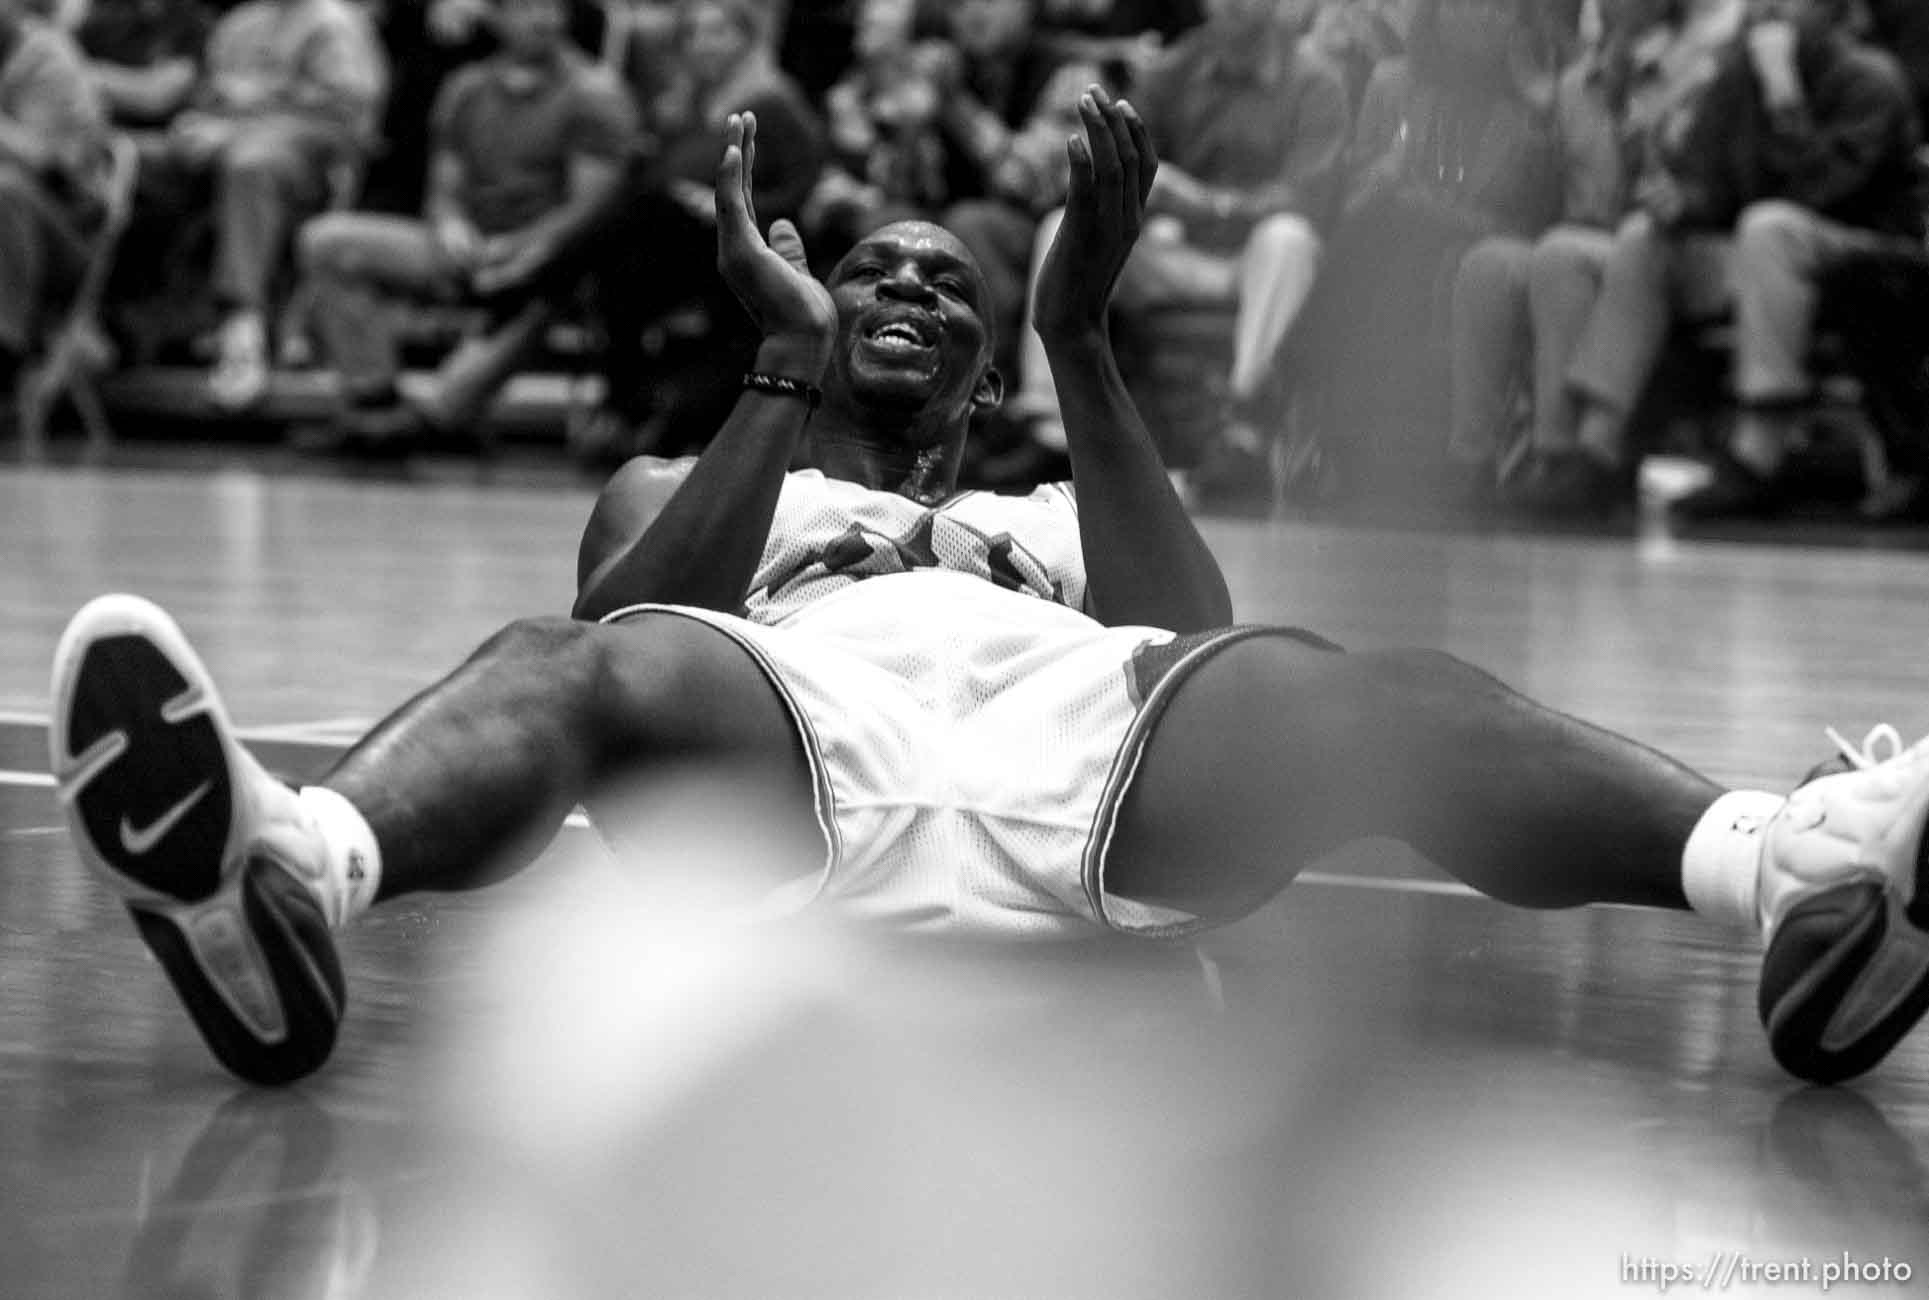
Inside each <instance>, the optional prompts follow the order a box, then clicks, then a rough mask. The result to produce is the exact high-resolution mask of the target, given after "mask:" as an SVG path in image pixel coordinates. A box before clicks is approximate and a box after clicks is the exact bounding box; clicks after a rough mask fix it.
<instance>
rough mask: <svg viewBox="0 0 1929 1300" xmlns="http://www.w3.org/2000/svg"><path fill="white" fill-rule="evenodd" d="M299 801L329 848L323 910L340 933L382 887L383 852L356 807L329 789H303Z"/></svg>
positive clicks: (325, 868) (331, 926)
mask: <svg viewBox="0 0 1929 1300" xmlns="http://www.w3.org/2000/svg"><path fill="white" fill-rule="evenodd" d="M299 798H300V799H301V802H302V805H303V806H304V807H306V808H307V809H308V813H309V816H311V817H313V818H314V820H315V826H316V828H317V829H318V830H320V831H321V836H322V842H323V843H324V844H326V845H327V846H328V847H327V861H326V863H324V864H323V871H324V873H325V874H324V879H323V882H322V886H321V889H322V894H323V896H324V897H323V907H324V909H325V911H326V912H327V915H328V925H329V928H330V929H333V930H339V929H341V928H342V927H343V926H344V925H347V924H348V923H349V922H350V921H352V920H354V919H355V918H356V917H358V916H360V915H361V914H362V913H363V912H366V911H367V910H368V907H369V904H370V903H373V902H374V901H375V891H376V889H377V887H378V886H380V885H381V883H382V850H381V847H380V846H379V845H377V844H376V843H375V832H374V831H372V830H370V829H369V825H368V821H367V819H366V818H364V817H363V816H362V814H361V813H360V812H358V811H357V810H356V808H355V805H354V804H352V803H350V802H349V801H348V800H346V799H344V798H342V796H341V795H339V794H337V793H335V792H334V791H333V790H330V789H329V788H328V787H326V786H320V785H308V786H303V787H302V788H301V791H300V794H299Z"/></svg>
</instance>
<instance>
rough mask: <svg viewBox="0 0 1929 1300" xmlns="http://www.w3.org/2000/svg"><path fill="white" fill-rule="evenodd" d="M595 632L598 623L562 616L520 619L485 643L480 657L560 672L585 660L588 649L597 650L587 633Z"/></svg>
mask: <svg viewBox="0 0 1929 1300" xmlns="http://www.w3.org/2000/svg"><path fill="white" fill-rule="evenodd" d="M595 630H596V629H595V625H594V624H591V623H580V622H578V621H576V620H575V619H572V618H564V617H562V616H561V615H554V616H542V617H534V618H519V619H517V620H516V621H515V622H513V623H510V624H508V625H506V626H505V627H503V628H502V629H501V630H500V631H498V632H497V633H496V634H495V635H494V636H492V637H490V638H489V639H488V640H487V641H485V642H483V644H482V648H481V649H480V650H479V651H477V652H476V657H477V658H478V659H483V660H487V661H490V662H502V661H510V662H515V663H529V664H543V665H545V666H548V667H551V668H553V669H555V670H556V671H559V672H560V671H563V670H565V669H566V668H567V667H568V666H569V665H570V664H571V663H572V662H573V661H575V660H579V659H582V658H584V657H585V655H584V651H585V650H593V648H594V646H593V642H592V641H591V639H590V638H589V636H588V635H587V634H589V633H591V632H594V631H595Z"/></svg>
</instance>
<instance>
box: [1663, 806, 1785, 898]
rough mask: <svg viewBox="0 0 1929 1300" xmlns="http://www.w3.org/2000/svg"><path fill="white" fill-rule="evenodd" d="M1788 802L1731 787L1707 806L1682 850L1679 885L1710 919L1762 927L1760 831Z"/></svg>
mask: <svg viewBox="0 0 1929 1300" xmlns="http://www.w3.org/2000/svg"><path fill="white" fill-rule="evenodd" d="M1786 802H1787V800H1785V799H1783V798H1782V796H1780V795H1778V794H1768V793H1767V792H1765V791H1761V790H1731V791H1729V792H1728V793H1727V794H1725V795H1723V796H1721V798H1719V799H1717V800H1715V801H1714V803H1712V804H1710V805H1709V806H1708V811H1707V812H1705V813H1703V814H1701V820H1700V821H1699V822H1697V823H1695V829H1694V832H1693V833H1692V834H1691V835H1689V836H1688V843H1687V844H1686V846H1684V847H1683V848H1682V850H1681V888H1682V891H1683V892H1684V893H1686V894H1687V895H1688V905H1689V906H1690V907H1692V908H1694V909H1695V911H1696V912H1698V913H1700V914H1701V915H1702V916H1705V917H1707V918H1708V919H1709V920H1711V921H1724V922H1727V923H1729V924H1731V925H1739V926H1745V927H1747V928H1748V929H1750V930H1760V929H1761V924H1762V921H1761V914H1760V912H1759V911H1758V910H1757V904H1756V893H1757V888H1756V886H1757V881H1758V880H1759V878H1760V876H1761V859H1762V831H1763V829H1764V828H1766V827H1767V825H1768V823H1769V821H1770V820H1771V819H1772V818H1773V817H1774V816H1775V814H1776V813H1778V812H1780V811H1781V808H1782V805H1783V804H1784V803H1786Z"/></svg>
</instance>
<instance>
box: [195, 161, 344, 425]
mask: <svg viewBox="0 0 1929 1300" xmlns="http://www.w3.org/2000/svg"><path fill="white" fill-rule="evenodd" d="M318 143H319V142H317V141H315V140H313V139H311V138H309V137H308V136H306V135H305V134H304V133H303V132H301V131H299V130H292V129H288V128H286V127H283V126H281V125H278V124H274V123H263V124H261V125H260V126H257V127H254V128H251V129H249V130H247V131H245V132H243V133H242V134H241V135H239V136H237V137H236V138H235V140H234V142H233V143H232V144H230V145H229V146H228V147H227V149H226V150H225V151H223V153H222V155H221V157H220V159H219V161H218V162H217V164H216V173H215V212H216V220H217V221H218V223H219V247H218V250H217V252H216V266H215V290H216V292H217V293H218V294H219V295H220V297H221V299H222V301H223V302H224V303H226V305H227V308H228V318H227V321H226V323H225V324H224V325H223V327H222V344H221V353H222V355H221V363H220V365H219V367H218V368H217V369H216V372H215V379H214V395H215V398H216V400H218V401H220V402H221V403H222V404H223V405H225V406H229V407H231V408H239V407H244V406H247V405H248V404H250V403H251V402H253V401H254V400H256V399H257V398H258V397H259V396H260V395H261V393H262V391H263V390H264V389H265V388H266V385H267V378H268V310H269V306H270V303H269V299H270V296H271V293H272V289H273V285H274V280H275V274H276V272H277V271H278V270H280V268H281V265H282V259H283V257H284V256H285V255H286V252H287V246H288V241H289V236H290V234H291V232H292V230H293V228H294V225H295V223H296V221H297V220H298V219H299V218H300V217H301V216H302V215H303V214H304V213H308V212H313V211H315V210H317V209H318V208H319V207H320V206H321V205H322V203H323V201H324V200H325V198H326V195H327V177H326V174H325V155H324V154H323V152H322V151H321V149H320V148H319V147H318Z"/></svg>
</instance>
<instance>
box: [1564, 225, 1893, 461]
mask: <svg viewBox="0 0 1929 1300" xmlns="http://www.w3.org/2000/svg"><path fill="white" fill-rule="evenodd" d="M1898 242H1900V241H1899V240H1898V238H1897V237H1896V236H1893V235H1886V234H1881V233H1878V232H1876V231H1871V230H1863V229H1859V228H1857V227H1854V226H1846V225H1843V224H1841V223H1840V222H1836V221H1831V220H1829V219H1828V218H1826V217H1823V216H1820V215H1818V214H1816V213H1814V212H1811V211H1809V210H1808V209H1807V208H1804V207H1800V206H1798V205H1796V204H1793V203H1787V202H1782V201H1779V200H1772V201H1768V202H1763V203H1757V204H1754V205H1753V206H1751V207H1749V208H1748V209H1746V210H1745V211H1744V212H1743V213H1742V215H1741V220H1740V221H1739V222H1738V223H1737V224H1736V226H1735V229H1734V232H1733V234H1732V236H1721V235H1685V236H1684V235H1673V234H1668V233H1665V232H1663V231H1661V230H1660V229H1658V228H1657V227H1656V226H1655V224H1654V222H1653V221H1652V220H1651V219H1649V218H1648V217H1647V216H1646V215H1645V214H1639V215H1636V216H1633V217H1630V218H1629V219H1628V220H1627V221H1625V222H1623V223H1622V226H1621V228H1620V230H1618V231H1617V232H1616V233H1615V236H1614V240H1613V243H1612V245H1611V247H1610V249H1609V251H1608V254H1607V260H1606V264H1605V265H1604V266H1602V267H1601V268H1600V270H1599V272H1598V274H1599V277H1600V290H1599V298H1598V300H1597V301H1596V303H1595V305H1594V309H1593V312H1592V314H1591V316H1590V318H1589V320H1588V322H1587V325H1586V328H1585V329H1584V331H1583V332H1582V334H1581V337H1580V340H1579V343H1578V345H1577V347H1576V349H1575V353H1574V357H1573V361H1572V364H1571V365H1570V366H1569V368H1568V372H1567V381H1568V384H1569V385H1570V386H1571V387H1572V388H1573V390H1574V391H1575V392H1576V393H1577V394H1579V396H1580V397H1581V398H1582V399H1584V400H1586V401H1588V402H1590V403H1593V404H1594V405H1595V406H1597V407H1598V408H1600V409H1601V410H1604V411H1606V412H1608V413H1610V414H1612V415H1615V416H1618V417H1619V418H1620V419H1621V420H1623V421H1625V420H1626V419H1627V417H1628V416H1629V415H1630V414H1631V413H1632V412H1633V410H1634V408H1635V405H1636V403H1637V402H1639V400H1640V398H1641V394H1642V390H1643V389H1644V388H1645V387H1646V385H1647V382H1648V378H1649V376H1650V375H1651V374H1652V373H1653V370H1654V366H1655V363H1656V361H1657V360H1658V359H1659V358H1660V355H1661V349H1662V348H1663V347H1664V346H1665V345H1666V343H1667V340H1668V335H1669V333H1670V331H1671V330H1672V328H1673V325H1674V322H1675V320H1676V318H1677V316H1679V317H1683V318H1687V319H1694V318H1697V317H1712V316H1715V315H1718V314H1719V313H1720V312H1721V311H1723V310H1726V309H1729V308H1732V309H1733V311H1734V317H1735V370H1734V381H1733V382H1734V393H1735V397H1736V399H1737V400H1738V401H1740V402H1741V403H1743V404H1744V405H1747V406H1774V405H1778V404H1785V403H1788V402H1793V401H1800V400H1803V399H1806V398H1807V397H1808V395H1809V390H1810V376H1809V370H1808V354H1809V344H1810V341H1811V337H1812V335H1813V332H1814V322H1815V312H1816V305H1817V302H1818V299H1819V294H1818V292H1817V284H1818V280H1819V277H1820V275H1821V273H1822V271H1823V269H1824V268H1825V267H1826V266H1827V265H1828V264H1829V263H1830V262H1831V261H1832V260H1833V259H1835V258H1838V257H1840V256H1843V255H1845V254H1847V253H1850V252H1855V251H1861V250H1867V249H1879V248H1886V247H1890V246H1893V245H1895V244H1896V243H1898ZM1594 256H1596V254H1594V253H1591V252H1586V251H1580V252H1579V253H1578V255H1577V256H1576V258H1575V259H1574V262H1575V266H1576V273H1577V275H1583V276H1584V275H1589V274H1594V272H1592V271H1590V270H1588V269H1587V263H1588V262H1589V260H1590V259H1591V258H1593V257H1594ZM1621 432H1622V435H1623V437H1625V430H1622V431H1621ZM1624 450H1625V449H1624Z"/></svg>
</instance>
